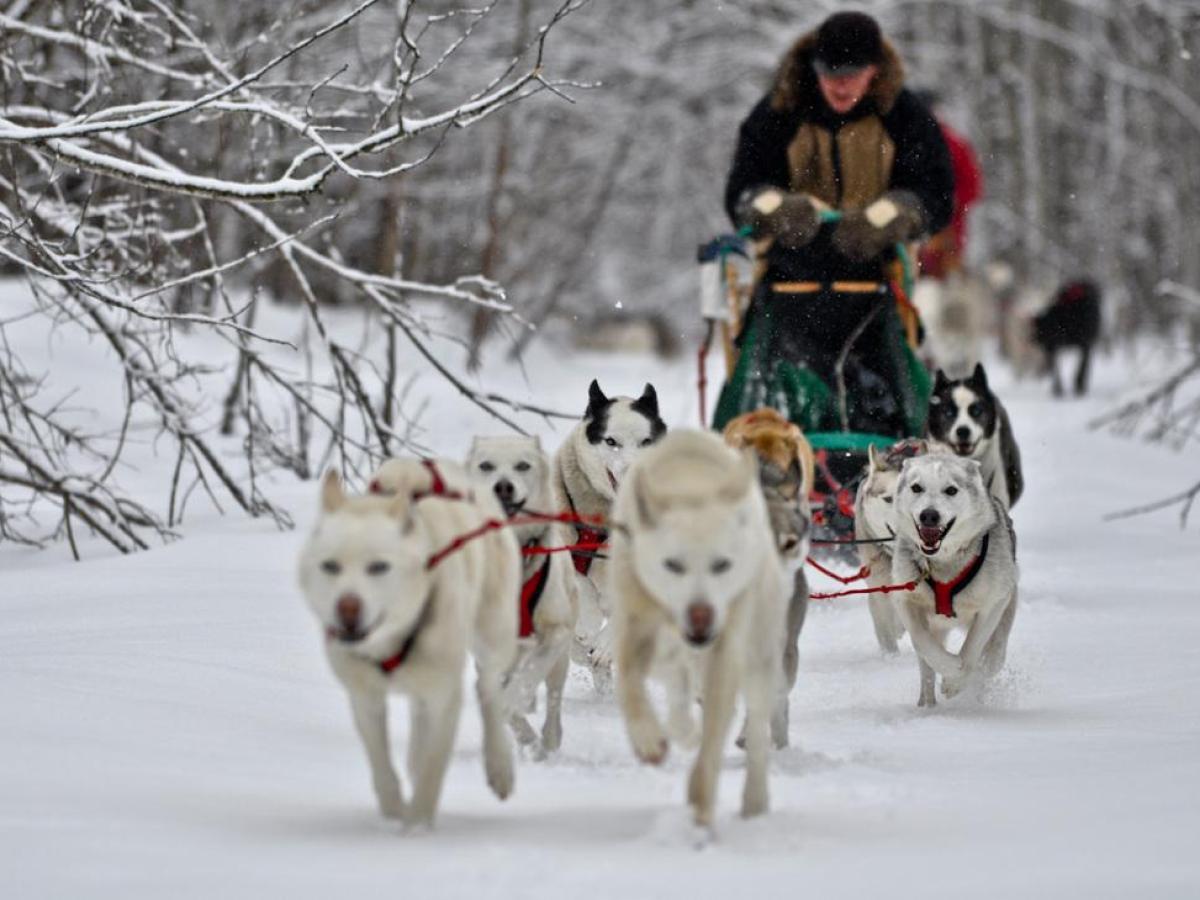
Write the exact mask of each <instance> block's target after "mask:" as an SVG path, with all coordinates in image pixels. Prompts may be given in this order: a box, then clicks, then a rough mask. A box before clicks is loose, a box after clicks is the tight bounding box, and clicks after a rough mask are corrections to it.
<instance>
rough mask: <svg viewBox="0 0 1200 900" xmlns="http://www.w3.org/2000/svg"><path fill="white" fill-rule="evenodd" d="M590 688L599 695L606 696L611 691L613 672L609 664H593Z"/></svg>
mask: <svg viewBox="0 0 1200 900" xmlns="http://www.w3.org/2000/svg"><path fill="white" fill-rule="evenodd" d="M591 669H592V689H593V690H595V692H596V693H597V694H599V695H600V696H601V697H607V696H609V695H610V694H612V692H613V673H612V667H611V666H597V665H593V666H592V667H591Z"/></svg>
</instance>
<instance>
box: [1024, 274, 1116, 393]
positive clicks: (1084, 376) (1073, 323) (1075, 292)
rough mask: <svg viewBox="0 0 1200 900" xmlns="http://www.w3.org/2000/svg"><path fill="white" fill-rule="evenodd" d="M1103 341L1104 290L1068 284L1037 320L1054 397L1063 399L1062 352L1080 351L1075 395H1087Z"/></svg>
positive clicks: (1092, 285)
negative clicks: (1094, 356) (1094, 349)
mask: <svg viewBox="0 0 1200 900" xmlns="http://www.w3.org/2000/svg"><path fill="white" fill-rule="evenodd" d="M1099 338H1100V287H1099V286H1098V285H1097V284H1096V283H1095V282H1094V281H1089V280H1087V279H1082V278H1081V279H1078V280H1076V281H1068V282H1066V283H1065V284H1064V285H1063V286H1062V287H1060V288H1059V289H1058V292H1057V293H1056V294H1055V295H1054V299H1053V301H1051V303H1050V305H1049V306H1048V307H1046V309H1044V310H1043V311H1042V312H1041V313H1039V314H1038V316H1037V317H1036V318H1035V319H1034V320H1033V341H1034V343H1035V344H1037V345H1038V346H1039V347H1040V348H1041V349H1042V352H1043V353H1045V357H1046V368H1047V369H1048V370H1049V372H1050V377H1051V379H1052V384H1053V389H1054V396H1055V397H1061V396H1062V395H1063V386H1062V381H1061V380H1060V379H1059V377H1058V362H1057V359H1056V354H1057V353H1058V351H1059V350H1064V349H1067V348H1071V347H1078V348H1079V368H1078V369H1077V370H1076V371H1075V393H1076V394H1077V395H1079V396H1082V395H1083V394H1086V393H1087V388H1088V373H1089V370H1090V368H1091V361H1092V347H1093V346H1094V345H1095V343H1096V341H1097V340H1099Z"/></svg>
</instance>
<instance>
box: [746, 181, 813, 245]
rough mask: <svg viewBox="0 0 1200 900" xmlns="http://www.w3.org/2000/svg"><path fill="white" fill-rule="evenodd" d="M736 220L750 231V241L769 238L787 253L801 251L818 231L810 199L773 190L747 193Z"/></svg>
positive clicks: (758, 190) (765, 189) (764, 189)
mask: <svg viewBox="0 0 1200 900" xmlns="http://www.w3.org/2000/svg"><path fill="white" fill-rule="evenodd" d="M738 220H739V221H740V222H742V223H743V224H744V225H749V226H750V227H751V228H752V229H753V231H752V232H751V237H755V238H761V237H773V238H775V242H776V243H777V244H779V245H780V246H781V247H785V248H787V249H788V250H797V249H799V248H800V247H803V246H804V245H805V244H807V243H809V242H810V241H811V240H812V239H813V238H815V237H816V236H817V231H819V230H820V228H821V219H820V216H819V214H818V212H817V204H816V201H815V200H813V198H812V197H810V196H809V195H808V194H794V193H789V192H787V191H781V190H780V189H779V188H774V187H768V188H761V189H757V190H754V191H747V192H746V196H744V197H743V199H742V202H741V203H740V204H739V207H738Z"/></svg>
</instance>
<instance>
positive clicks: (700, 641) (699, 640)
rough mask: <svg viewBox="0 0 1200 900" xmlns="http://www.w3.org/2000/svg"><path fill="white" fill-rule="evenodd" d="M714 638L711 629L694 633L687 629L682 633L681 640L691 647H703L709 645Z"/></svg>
mask: <svg viewBox="0 0 1200 900" xmlns="http://www.w3.org/2000/svg"><path fill="white" fill-rule="evenodd" d="M714 637H715V635H714V634H713V632H712V630H711V629H708V630H705V631H695V630H693V629H690V628H689V629H686V630H685V631H684V632H683V639H684V640H685V641H687V642H688V643H689V644H691V645H692V646H693V647H703V646H705V645H707V644H709V643H711V642H712V639H713V638H714Z"/></svg>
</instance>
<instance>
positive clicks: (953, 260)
mask: <svg viewBox="0 0 1200 900" xmlns="http://www.w3.org/2000/svg"><path fill="white" fill-rule="evenodd" d="M938 124H939V125H940V126H941V129H942V137H943V138H945V140H946V146H947V147H948V148H949V150H950V164H951V165H952V166H953V168H954V213H953V216H952V217H951V219H950V224H949V225H947V226H946V227H945V228H944V229H943V230H942V231H939V232H938V233H937V234H935V235H934V236H933V237H932V238H930V240H929V241H928V243H926V244H925V246H924V247H922V248H921V255H920V267H921V274H922V275H927V276H929V277H931V278H941V277H943V276H944V275H945V274H946V273H947V272H950V271H953V270H954V269H957V268H958V267H959V266H960V265H961V264H962V261H961V258H962V254H963V253H964V252H965V251H966V249H967V211H968V210H969V209H970V208H971V206H972V205H973V204H974V203H975V202H976V201H978V200H979V199H980V198H982V197H983V171H982V170H981V169H980V168H979V161H978V160H977V159H976V157H975V150H974V149H973V148H972V147H971V144H970V142H969V141H968V140H967V139H966V138H965V137H963V136H962V135H961V134H959V133H958V132H957V131H955V130H954V129H953V128H951V127H950V126H949V125H947V124H946V123H945V122H943V121H942V120H941V119H939V120H938Z"/></svg>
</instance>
